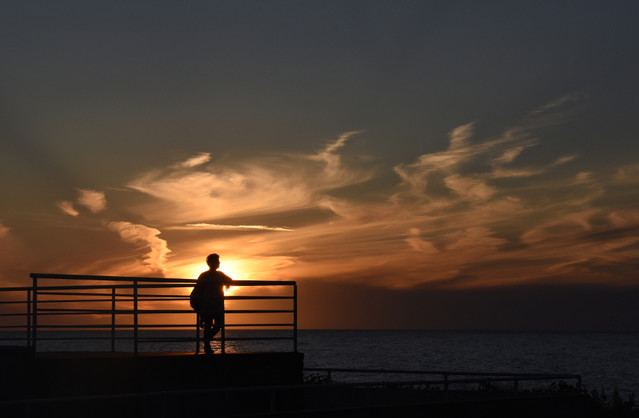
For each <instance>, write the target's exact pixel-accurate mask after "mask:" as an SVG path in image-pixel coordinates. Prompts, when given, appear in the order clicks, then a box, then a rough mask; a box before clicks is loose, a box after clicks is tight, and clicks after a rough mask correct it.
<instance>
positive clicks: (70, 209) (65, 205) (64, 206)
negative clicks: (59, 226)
mask: <svg viewBox="0 0 639 418" xmlns="http://www.w3.org/2000/svg"><path fill="white" fill-rule="evenodd" d="M57 206H58V208H60V210H61V211H62V212H64V213H66V214H67V215H71V216H78V215H79V214H80V212H78V211H77V210H76V208H75V207H74V206H73V202H69V201H68V200H64V201H62V202H58V203H57Z"/></svg>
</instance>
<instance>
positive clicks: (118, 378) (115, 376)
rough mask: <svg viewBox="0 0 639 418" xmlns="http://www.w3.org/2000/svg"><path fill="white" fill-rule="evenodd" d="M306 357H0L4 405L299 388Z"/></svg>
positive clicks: (8, 353)
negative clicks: (52, 399)
mask: <svg viewBox="0 0 639 418" xmlns="http://www.w3.org/2000/svg"><path fill="white" fill-rule="evenodd" d="M303 360H304V355H303V354H302V353H228V354H213V355H205V354H198V355H195V354H193V353H138V355H137V356H134V355H133V354H132V353H109V352H55V353H35V354H34V353H32V352H30V351H28V350H27V349H24V348H22V349H18V348H16V349H14V350H9V349H4V350H1V351H0V366H2V369H3V379H2V382H3V383H2V388H0V389H1V392H0V393H3V395H2V396H1V398H3V399H15V398H20V397H59V396H79V395H95V394H113V393H134V392H151V391H166V390H188V389H204V388H216V387H230V386H233V387H241V386H268V385H295V384H301V383H302V381H303V374H302V368H303Z"/></svg>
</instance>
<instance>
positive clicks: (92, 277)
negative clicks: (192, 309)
mask: <svg viewBox="0 0 639 418" xmlns="http://www.w3.org/2000/svg"><path fill="white" fill-rule="evenodd" d="M29 276H30V277H31V278H32V279H57V280H89V281H91V280H93V281H102V282H105V281H110V282H131V281H138V282H157V283H195V282H196V281H197V279H177V278H175V279H171V278H163V277H128V276H95V275H88V274H87V275H83V274H47V273H31V274H30V275H29Z"/></svg>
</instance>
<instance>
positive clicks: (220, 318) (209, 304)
mask: <svg viewBox="0 0 639 418" xmlns="http://www.w3.org/2000/svg"><path fill="white" fill-rule="evenodd" d="M206 264H208V266H209V270H207V271H205V272H203V273H202V274H200V276H199V277H198V278H197V283H196V284H195V287H194V288H193V291H192V292H191V307H192V308H193V309H195V311H196V312H197V313H198V315H199V317H200V318H199V319H200V324H201V325H202V327H203V328H204V352H206V353H207V354H210V353H212V352H213V350H212V349H211V339H212V338H213V337H214V336H215V335H216V334H217V333H218V332H219V331H220V329H221V328H222V327H223V326H224V289H225V288H228V287H229V286H230V284H231V282H232V281H233V279H231V278H230V277H229V276H227V275H226V274H224V273H222V272H221V271H218V270H217V269H218V268H219V267H220V256H219V255H217V254H210V255H209V256H208V257H206ZM214 321H215V322H214ZM214 323H215V325H213V324H214ZM198 325H199V324H198Z"/></svg>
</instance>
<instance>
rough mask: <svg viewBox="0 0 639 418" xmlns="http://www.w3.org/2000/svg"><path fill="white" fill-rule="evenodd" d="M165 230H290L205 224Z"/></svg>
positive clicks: (270, 227) (275, 227) (256, 226)
mask: <svg viewBox="0 0 639 418" xmlns="http://www.w3.org/2000/svg"><path fill="white" fill-rule="evenodd" d="M165 229H167V230H200V231H255V230H257V231H282V232H290V231H292V229H291V228H286V227H281V226H267V225H221V224H207V223H196V224H186V225H182V226H170V227H167V228H165Z"/></svg>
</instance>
